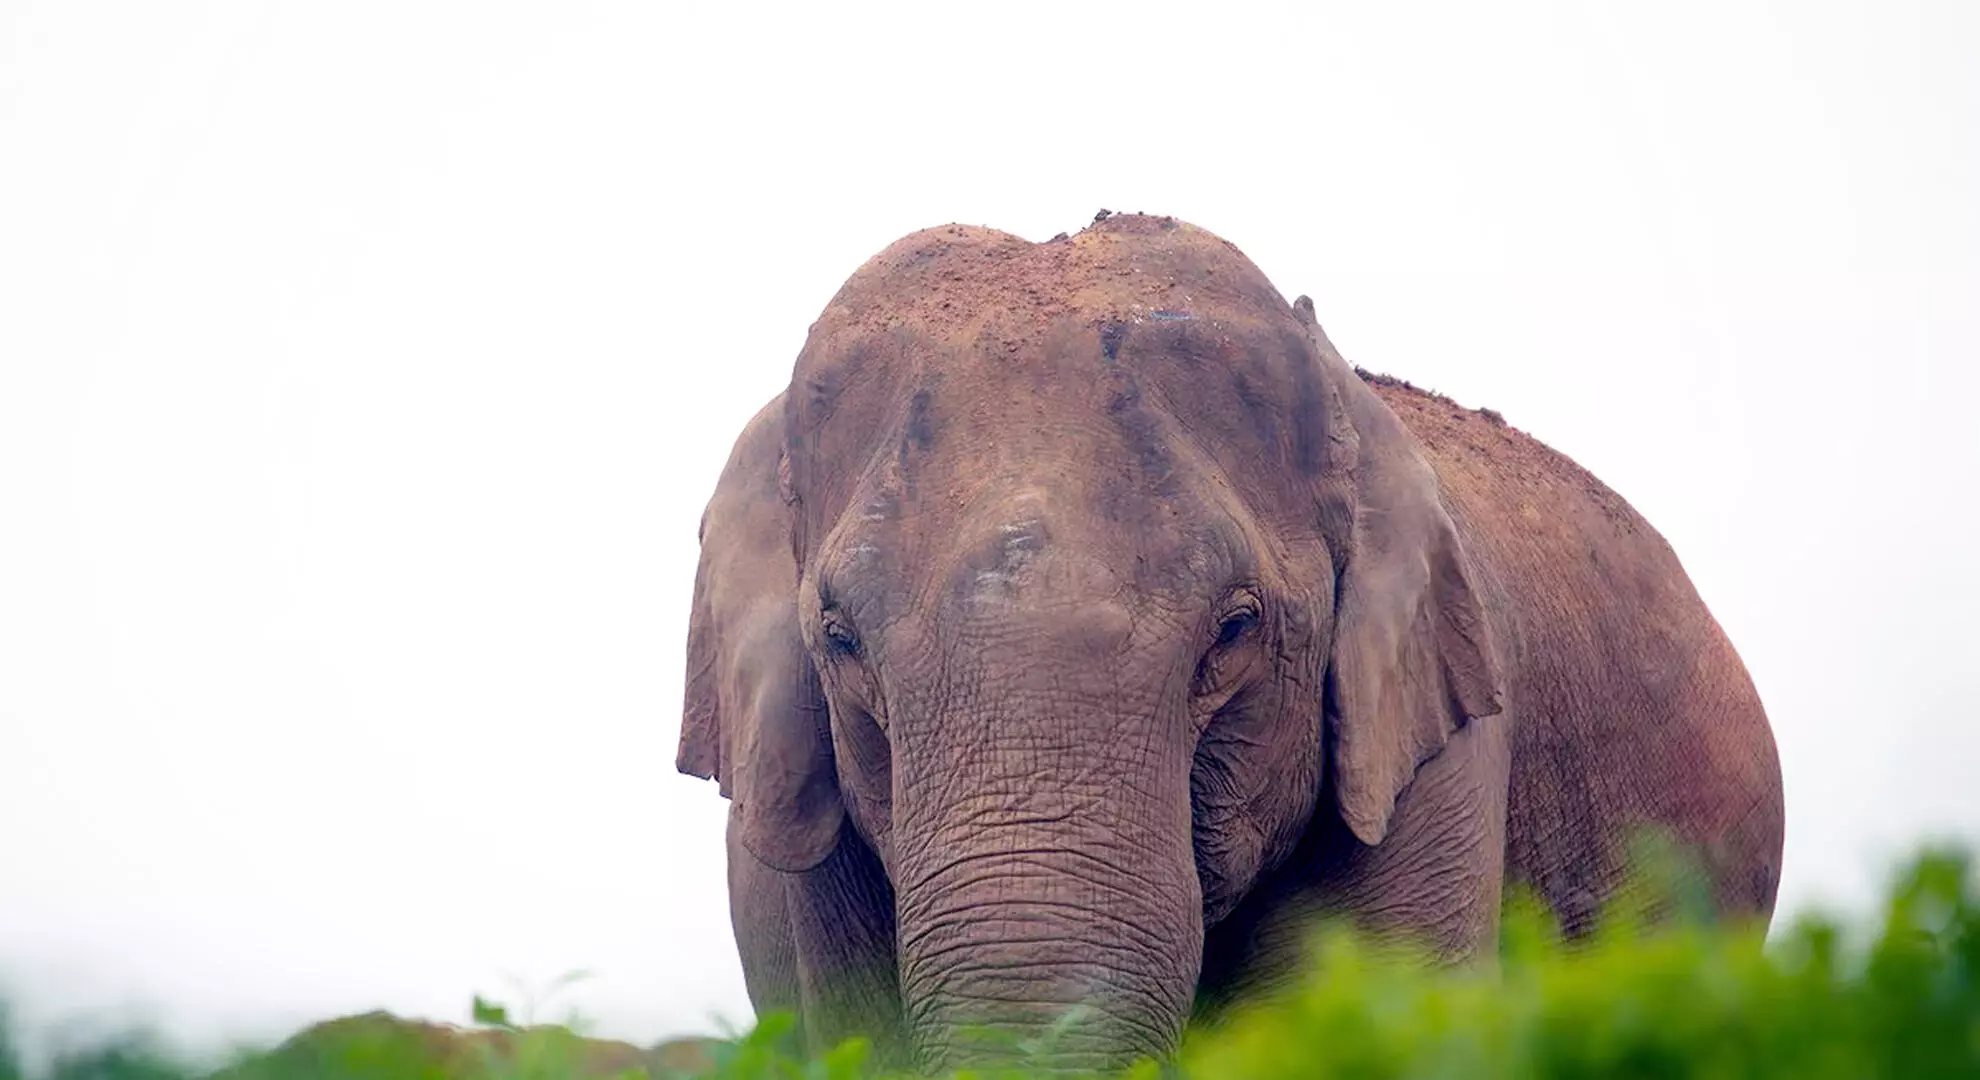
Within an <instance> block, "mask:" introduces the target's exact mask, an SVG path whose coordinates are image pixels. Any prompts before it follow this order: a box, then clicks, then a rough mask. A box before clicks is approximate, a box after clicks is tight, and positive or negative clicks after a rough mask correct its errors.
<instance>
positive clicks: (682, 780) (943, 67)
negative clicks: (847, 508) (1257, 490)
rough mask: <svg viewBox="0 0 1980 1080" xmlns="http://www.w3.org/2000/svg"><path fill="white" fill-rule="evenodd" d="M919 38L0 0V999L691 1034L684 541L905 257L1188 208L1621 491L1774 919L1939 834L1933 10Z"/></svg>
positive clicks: (1955, 138) (1975, 738)
mask: <svg viewBox="0 0 1980 1080" xmlns="http://www.w3.org/2000/svg"><path fill="white" fill-rule="evenodd" d="M956 9H958V10H960V7H959V6H957V8H956ZM967 9H968V10H969V11H971V12H973V14H970V15H967V16H963V15H951V14H949V13H948V12H950V11H951V10H952V6H951V5H946V4H925V3H924V4H915V5H910V6H905V7H901V8H898V9H892V10H886V9H878V8H868V7H863V6H851V5H846V4H840V3H829V4H807V5H803V6H801V7H800V6H798V5H791V6H790V7H789V8H788V9H787V10H782V11H780V10H777V9H775V8H774V7H771V6H760V5H739V4H721V5H715V4H710V5H706V6H689V5H684V4H662V3H640V4H633V3H627V4H588V3H578V2H572V0H559V2H557V3H554V4H553V3H543V4H538V5H529V6H524V5H515V4H502V3H491V2H488V0H476V2H473V3H465V2H464V3H410V2H394V3H348V2H344V3H335V4H331V3H300V2H287V3H281V2H271V3H261V4H247V3H240V4H221V3H194V2H173V3H137V2H133V3H125V4H104V3H90V2H82V0H57V2H45V3H35V2H25V0H0V981H7V982H10V983H11V984H12V986H13V988H14V989H13V996H14V997H16V998H17V999H19V1004H20V1007H21V1008H23V1009H24V1010H26V1011H27V1012H28V1013H29V1016H30V1018H42V1019H52V1018H60V1017H65V1016H72V1015H76V1014H77V1011H78V1010H92V1009H103V1008H110V1007H117V1008H123V1007H126V1006H131V1007H136V1008H140V1009H142V1010H146V1011H145V1012H144V1013H142V1015H149V1016H151V1017H153V1018H155V1019H157V1020H159V1021H160V1022H163V1023H165V1024H167V1025H168V1026H170V1027H172V1028H173V1029H175V1030H177V1031H179V1032H181V1033H182V1034H184V1035H186V1036H187V1037H188V1038H193V1039H205V1038H211V1037H213V1036H216V1035H218V1034H221V1033H244V1034H278V1033H280V1032H281V1031H282V1030H283V1029H284V1028H285V1027H286V1026H288V1025H292V1024H297V1023H301V1022H304V1021H307V1020H311V1019H317V1018H322V1017H325V1016H328V1015H332V1014H335V1013H341V1012H349V1011H356V1010H361V1009H368V1008H373V1007H387V1008H391V1009H394V1010H396V1011H400V1012H403V1013H411V1014H419V1015H426V1016H431V1017H437V1018H442V1019H451V1020H460V1019H464V1018H465V1010H466V1006H467V1001H468V997H469V995H470V994H471V993H472V992H474V991H476V990H483V991H492V992H497V993H502V992H505V990H506V984H505V983H504V982H503V981H502V979H503V973H505V972H506V973H513V974H515V975H517V976H520V977H522V978H524V979H526V980H529V981H531V982H534V983H542V982H545V981H547V980H549V979H551V978H554V977H555V976H557V975H558V974H560V973H562V972H565V971H567V970H570V969H573V968H589V969H592V970H594V971H595V972H596V973H597V974H596V977H595V978H594V979H592V980H591V981H590V982H588V983H585V984H581V985H580V987H578V988H577V989H575V990H574V991H572V992H571V993H570V994H568V995H567V996H566V997H564V998H562V999H560V1000H561V1001H563V1002H566V1003H569V1004H573V1005H578V1006H581V1007H583V1008H585V1009H587V1010H588V1011H589V1012H591V1013H592V1014H594V1015H595V1016H596V1017H598V1018H599V1020H600V1022H601V1025H602V1028H603V1030H604V1031H605V1032H607V1033H608V1034H614V1035H619V1036H624V1037H631V1038H635V1039H639V1040H642V1041H644V1040H647V1039H651V1038H654V1037H657V1036H660V1035H664V1034H668V1033H674V1032H682V1031H691V1030H707V1029H708V1027H709V1020H708V1018H709V1016H710V1015H711V1014H722V1015H726V1016H729V1017H732V1018H735V1019H738V1020H746V1019H747V1017H748V1002H747V999H746V998H745V996H744V994H743V990H742V980H741V974H740V971H739V969H738V967H737V964H736V961H735V958H734V947H733V943H732V940H731V938H730V933H729V928H728V923H727V908H726V900H725V895H724V886H723V880H722V870H721V847H722V845H721V830H722V817H723V812H724V807H725V804H723V803H722V802H721V801H720V800H719V799H718V798H717V796H716V794H715V791H714V788H713V786H712V785H708V784H705V783H702V782H699V781H694V780H691V779H688V778H686V777H682V776H679V775H677V774H676V773H675V772H674V769H673V755H674V739H675V733H676V729H677V724H678V719H679V706H680V696H681V676H682V658H683V657H682V654H683V638H684V633H685V630H686V626H687V608H688V597H689V591H690V588H691V585H692V577H693V571H694V559H695V524H696V520H697V517H698V515H699V513H700V511H701V508H702V504H703V502H704V500H705V499H706V497H707V495H708V493H709V491H710V489H711V486H712V484H713V482H714V478H715V476H716V473H717V470H718V469H719V467H720V465H721V463H722V461H723V459H724V457H725V456H726V455H727V453H728V450H729V446H730V441H731V439H732V438H733V437H734V435H735V434H736V432H737V430H738V429H739V427H740V425H741V424H742V423H743V421H744V420H745V419H747V418H748V416H749V415H750V414H751V413H752V412H753V411H754V410H755V409H756V408H757V407H758V406H759V405H760V404H761V403H762V402H763V401H765V400H766V399H767V398H769V397H770V396H771V395H772V394H774V393H776V392H777V390H778V389H779V388H780V387H781V385H782V383H783V381H784V380H785V378H786V377H787V375H788V373H789V370H790V365H791V362H792V360H793V359H794V357H795V355H796V353H797V350H798V348H799V346H800V344H801V343H802V341H803V338H804V334H805V331H806V327H807V326H808V325H809V324H810V322H811V321H812V320H813V319H814V318H815V317H816V316H817V314H818V313H819V311H820V310H821V308H822V307H823V306H824V304H825V302H826V301H827V300H828V299H829V298H830V296H831V295H832V293H833V291H834V290H835V289H836V288H837V287H838V285H839V284H840V283H841V282H842V281H843V280H844V278H845V277H846V275H847V274H849V273H850V272H851V271H852V270H853V269H855V268H856V267H857V266H858V265H859V264H860V262H861V261H863V260H864V259H865V258H866V257H868V256H869V255H871V254H872V253H874V252H875V251H877V250H879V249H880V248H881V247H883V246H885V245H886V244H887V243H889V242H891V241H892V240H894V239H895V238H897V237H899V236H900V235H902V234H904V233H906V232H909V231H911V230H913V229H917V228H921V227H924V226H928V225H935V224H941V223H945V222H950V221H962V222H968V223H974V224H986V225H992V226H996V227H999V228H1003V229H1007V230H1010V231H1013V232H1016V233H1019V234H1021V235H1024V236H1027V237H1030V238H1032V239H1035V240H1043V239H1046V238H1048V237H1050V236H1052V235H1053V234H1054V233H1057V232H1060V231H1062V230H1077V229H1078V228H1080V227H1081V226H1082V225H1084V224H1086V223H1087V222H1088V221H1089V220H1090V219H1091V218H1092V216H1093V214H1094V212H1095V211H1096V210H1098V209H1100V208H1102V207H1107V208H1112V209H1115V210H1130V211H1131V210H1146V211H1149V212H1153V213H1166V214H1174V215H1177V216H1179V217H1182V218H1184V219H1187V220H1190V221H1192V222H1195V223H1196V224H1199V225H1202V226H1204V227H1206V228H1209V229H1211V230H1213V231H1215V232H1217V233H1219V234H1221V235H1223V236H1224V237H1226V238H1227V239H1229V240H1231V241H1232V242H1234V243H1236V244H1237V245H1238V246H1239V247H1241V248H1242V249H1243V250H1244V251H1245V252H1247V253H1248V254H1249V255H1250V256H1251V257H1252V258H1253V259H1254V260H1255V261H1256V262H1257V263H1258V264H1259V265H1260V266H1261V267H1263V268H1264V270H1265V271H1266V273H1267V274H1269V275H1270V276H1271V277H1272V279H1273V280H1274V282H1276V283H1277V284H1278V286H1279V288H1280V290H1281V291H1282V292H1284V293H1285V294H1286V296H1287V297H1288V298H1290V297H1292V296H1295V295H1297V294H1299V293H1302V292H1304V293H1310V294H1311V295H1312V296H1313V297H1314V300H1315V302H1316V304H1317V306H1318V308H1319V312H1320V318H1321V321H1322V322H1323V323H1324V324H1325V325H1326V327H1327V329H1328V331H1329V333H1330V334H1331V336H1332V337H1333V339H1334V340H1335V341H1336V342H1337V343H1338V344H1339V345H1340V346H1341V348H1342V350H1343V351H1344V352H1345V353H1346V354H1347V355H1348V357H1349V358H1350V359H1351V360H1353V361H1355V362H1358V363H1360V364H1362V365H1364V366H1367V367H1370V368H1374V369H1377V370H1382V371H1388V372H1392V373H1395V374H1398V375H1401V376H1403V377H1406V378H1409V379H1411V380H1413V381H1415V382H1417V383H1419V384H1427V385H1429V386H1431V387H1434V388H1437V389H1439V390H1442V391H1444V392H1446V393H1448V394H1450V395H1452V396H1454V397H1456V398H1457V399H1458V400H1459V401H1461V402H1463V403H1465V404H1468V405H1483V406H1491V407H1493V408H1496V409H1498V410H1500V411H1501V412H1503V413H1504V414H1505V415H1506V417H1507V418H1508V419H1509V420H1510V421H1511V422H1512V423H1513V424H1515V425H1517V426H1519V427H1521V428H1524V429H1526V430H1528V431H1530V432H1532V433H1534V434H1535V435H1537V436H1538V437H1539V438H1541V439H1542V440H1544V441H1546V442H1547V443H1549V444H1551V445H1553V446H1554V447H1556V448H1558V449H1560V450H1562V451H1564V452H1566V453H1568V454H1569V455H1571V456H1572V457H1574V458H1575V459H1576V460H1578V461H1579V462H1581V463H1582V464H1583V465H1585V466H1587V467H1589V468H1590V469H1592V470H1593V471H1594V472H1595V473H1597V474H1598V475H1600V476H1601V477H1602V478H1604V479H1605V480H1606V481H1608V482H1609V483H1610V484H1611V485H1612V486H1614V487H1615V488H1616V489H1617V490H1619V491H1620V492H1621V493H1622V494H1623V495H1624V496H1625V497H1626V498H1628V499H1629V500H1630V501H1631V502H1632V503H1634V504H1635V506H1636V507H1637V508H1638V509H1639V510H1641V511H1642V512H1643V513H1644V514H1645V515H1646V516H1647V517H1648V518H1649V519H1650V520H1651V522H1652V523H1653V524H1655V525H1656V527H1657V528H1659V529H1660V530H1661V531H1662V532H1663V534H1664V535H1665V536H1666V537H1667V538H1669V540H1670V541H1671V542H1672V544H1673V545H1674V546H1675V547H1676V549H1677V551H1678V553H1679V555H1680V557H1681V558H1682V559H1683V560H1684V563H1685V565H1686V566H1687V567H1688V568H1689V570H1690V572H1691V575H1692V577H1693V579H1694V580H1695V582H1696V583H1697V585H1698V587H1699V589H1700V591H1701V592H1702V593H1703V594H1704V596H1705V598H1706V600H1707V602H1708V603H1709V604H1710V605H1711V607H1712V609H1713V611H1714V612H1715V613H1716V614H1717V616H1718V618H1719V619H1720V621H1721V622H1722V623H1723V624H1724V625H1725V626H1726V628H1727V629H1728V631H1729V632H1730V634H1731V635H1732V638H1733V640H1734V642H1735V643H1736V645H1737V646H1738V648H1739V649H1740V651H1741V653H1742V655H1743V656H1744V657H1745V660H1746V662H1747V664H1748V666H1749V667H1750V669H1751V671H1752V673H1753V676H1754V678H1755V680H1756V681H1757V683H1758V684H1759V688H1760V692H1761V694H1762V695H1763V697H1764V698H1765V700H1766V703H1767V706H1768V709H1769V712H1770V714H1771V716H1772V719H1773V723H1774V726H1775V730H1776V732H1777V735H1778V738H1779V742H1780V746H1781V756H1782V761H1783V767H1784V770H1785V773H1786V783H1787V805H1788V850H1787V861H1786V871H1785V877H1784V880H1783V885H1782V905H1783V908H1784V910H1793V909H1798V908H1802V907H1805V906H1806V905H1808V904H1810V903H1816V902H1821V903H1834V904H1840V905H1851V904H1860V903H1862V902H1863V901H1864V899H1865V898H1866V897H1868V896H1871V895H1872V894H1873V893H1874V892H1875V890H1876V889H1877V888H1878V887H1879V885H1880V882H1881V880H1882V875H1883V873H1884V870H1885V867H1886V865H1887V863H1888V861H1889V860H1890V858H1891V857H1892V856H1893V855H1894V854H1895V853H1897V852H1898V851H1900V850H1902V849H1904V848H1906V847H1908V846H1909V845H1910V844H1911V843H1912V842H1914V841H1915V840H1918V839H1922V838H1925V837H1927V836H1933V835H1939V836H1943V835H1949V834H1950V835H1963V836H1966V837H1969V838H1975V837H1980V795H1977V794H1976V789H1975V786H1974V785H1975V784H1976V782H1980V780H1977V778H1976V774H1980V769H1976V764H1977V763H1980V707H1976V705H1975V704H1974V697H1973V694H1974V680H1975V677H1976V675H1980V631H1976V627H1975V621H1974V613H1975V612H1976V611H1980V559H1976V557H1975V546H1976V541H1975V535H1974V531H1975V526H1976V523H1980V510H1976V500H1975V492H1976V490H1980V376H1976V373H1975V372H1976V367H1980V313H1977V311H1976V309H1977V308H1980V198H1976V194H1975V193H1976V192H1980V64H1976V63H1975V62H1974V57H1975V56H1976V55H1980V32H1977V31H1976V22H1977V21H1980V8H1977V7H1976V6H1975V5H1974V4H1972V3H1966V2H1960V0H1949V2H1946V3H1941V4H1936V5H1924V4H1914V3H1896V2H1892V0H1866V2H1863V3H1851V4H1837V3H1816V2H1808V0H1802V2H1796V3H1772V4H1766V3H1758V2H1753V0H1738V2H1728V0H1713V2H1709V3H1694V2H1685V3H1671V2H1664V3H1657V4H1628V5H1604V4H1591V3H1585V2H1579V0H1560V2H1557V3H1540V2H1532V0H1497V2H1493V3H1489V4H1478V3H1453V4H1448V5H1441V6H1440V5H1424V4H1414V3H1395V4H1363V3H1328V4H1309V3H1302V4H1296V5H1286V6H1284V7H1283V8H1271V7H1250V6H1245V5H1240V4H1235V3H1216V4H1211V3H1198V4H1193V5H1189V6H1185V7H1174V8H1170V7H1165V6H1163V5H1160V4H1154V3H1147V2H1137V3H1128V4H1114V5H1104V6H1103V5H1100V4H1084V3H1082V4H1063V5H1061V4H1051V5H1037V6H1034V5H1029V4H1019V3H1010V2H999V3H996V4H990V5H969V6H968V8H967Z"/></svg>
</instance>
